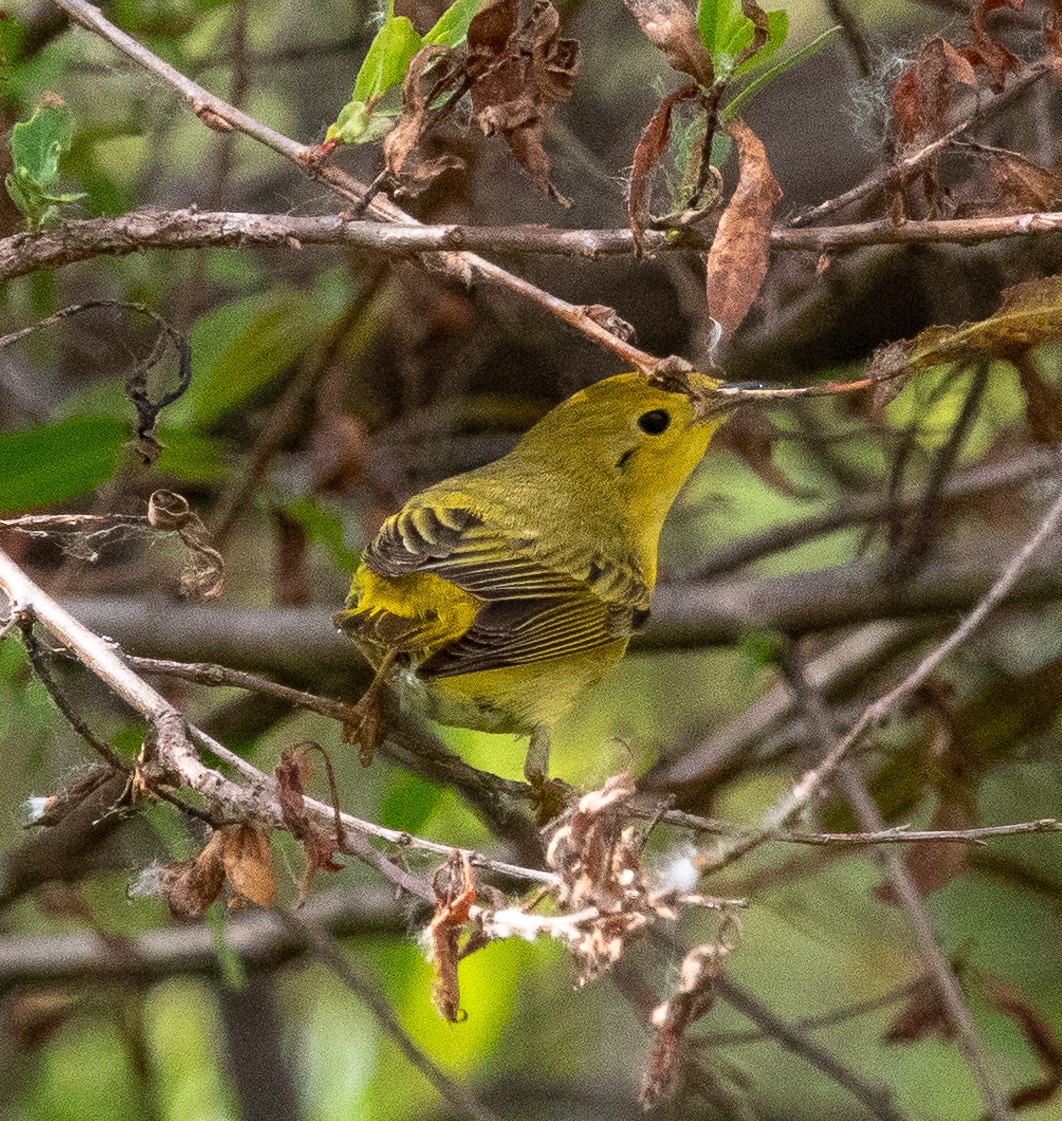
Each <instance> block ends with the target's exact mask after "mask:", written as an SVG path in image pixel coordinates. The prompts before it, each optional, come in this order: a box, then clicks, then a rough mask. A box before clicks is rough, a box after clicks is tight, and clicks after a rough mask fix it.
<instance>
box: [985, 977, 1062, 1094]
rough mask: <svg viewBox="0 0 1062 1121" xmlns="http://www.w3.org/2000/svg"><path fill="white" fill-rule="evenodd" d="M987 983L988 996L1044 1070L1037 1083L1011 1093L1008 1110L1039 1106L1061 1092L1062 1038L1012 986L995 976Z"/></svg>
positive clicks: (988, 979) (989, 978)
mask: <svg viewBox="0 0 1062 1121" xmlns="http://www.w3.org/2000/svg"><path fill="white" fill-rule="evenodd" d="M986 980H987V983H988V993H989V996H991V998H992V1000H993V1002H994V1003H995V1005H996V1007H997V1008H998V1009H999V1010H1000V1012H1002V1013H1003V1015H1004V1016H1006V1017H1008V1018H1009V1019H1010V1020H1011V1021H1012V1022H1013V1023H1014V1025H1015V1027H1017V1029H1018V1031H1020V1032H1021V1034H1022V1035H1023V1036H1024V1037H1025V1041H1026V1042H1027V1043H1028V1044H1029V1046H1030V1047H1031V1048H1032V1050H1033V1051H1034V1052H1035V1053H1036V1057H1037V1059H1039V1061H1040V1066H1041V1067H1042V1068H1043V1071H1044V1077H1043V1078H1042V1079H1041V1080H1040V1081H1039V1082H1036V1083H1034V1084H1033V1085H1031V1086H1025V1087H1023V1088H1022V1089H1020V1090H1015V1091H1014V1093H1013V1094H1011V1096H1010V1104H1011V1108H1012V1109H1015V1110H1018V1109H1026V1108H1027V1107H1029V1106H1031V1105H1042V1104H1043V1103H1044V1102H1047V1101H1050V1100H1051V1099H1052V1098H1053V1097H1054V1096H1055V1095H1056V1094H1057V1093H1058V1092H1059V1090H1062V1039H1059V1037H1058V1033H1057V1032H1056V1031H1055V1029H1054V1028H1053V1027H1052V1026H1051V1025H1050V1024H1049V1023H1048V1022H1047V1021H1046V1020H1045V1019H1044V1017H1043V1016H1042V1015H1041V1014H1040V1013H1039V1012H1037V1010H1036V1009H1035V1008H1033V1006H1032V1005H1031V1004H1030V1003H1029V1001H1028V1000H1027V999H1026V997H1025V996H1024V994H1022V993H1020V992H1019V991H1018V990H1017V989H1016V988H1014V987H1013V985H1008V984H1007V983H1006V982H1005V981H1003V980H1001V979H1000V978H998V977H991V976H989V977H988V978H986Z"/></svg>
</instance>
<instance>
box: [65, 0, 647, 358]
mask: <svg viewBox="0 0 1062 1121" xmlns="http://www.w3.org/2000/svg"><path fill="white" fill-rule="evenodd" d="M55 3H56V4H58V6H59V7H60V8H62V9H63V10H64V11H65V12H67V14H68V15H69V16H70V17H71V19H73V20H75V21H76V22H77V23H80V24H81V25H82V26H83V27H85V28H87V29H88V30H89V31H91V32H92V33H93V34H95V35H98V36H99V37H100V38H102V39H105V40H106V41H107V42H109V43H111V44H112V45H113V46H115V47H117V48H118V49H119V50H121V51H123V52H124V53H125V54H126V55H128V56H129V57H130V58H131V59H133V61H134V62H137V63H138V64H139V65H141V66H143V67H144V68H145V69H146V70H148V71H150V72H151V73H152V74H154V75H155V76H156V77H158V78H161V79H162V80H163V81H164V82H166V83H167V84H169V85H170V86H172V87H173V88H174V89H175V90H177V91H178V92H179V93H180V94H181V95H182V96H183V97H184V98H185V100H186V101H187V102H188V103H189V105H190V106H191V108H192V111H193V112H194V113H195V114H196V116H198V117H199V118H200V120H202V121H203V122H204V123H205V124H207V125H209V126H210V127H212V128H217V129H221V130H222V131H225V130H228V129H236V130H237V131H239V132H242V133H244V134H245V135H247V136H249V137H251V138H252V139H253V140H257V141H258V142H259V143H260V144H263V145H265V146H266V147H267V148H270V149H272V150H273V151H274V152H276V153H277V154H278V155H281V156H283V157H284V158H285V159H288V160H290V161H291V162H292V163H294V164H295V165H296V166H297V167H299V168H300V169H301V170H302V171H303V172H304V173H305V174H307V175H309V176H310V178H312V179H314V180H316V181H317V182H319V183H321V184H323V185H324V186H326V187H327V188H328V189H329V190H331V191H333V192H334V193H335V194H337V195H339V196H340V197H341V198H344V199H346V200H347V201H348V202H351V203H354V204H355V205H356V206H359V207H360V206H361V205H362V203H363V200H364V199H365V197H366V194H367V192H368V187H367V186H366V184H364V183H362V182H360V181H359V180H357V179H355V178H354V177H353V176H351V175H349V174H347V172H345V171H342V170H340V169H339V168H337V167H334V166H332V165H331V164H329V163H327V162H326V161H325V160H324V159H323V158H322V153H321V150H320V149H319V148H314V147H311V146H309V145H306V144H300V143H299V142H298V141H295V140H292V139H291V138H290V137H287V136H284V135H283V134H282V133H279V132H277V131H276V130H275V129H272V128H270V127H269V126H268V125H266V124H263V123H262V122H261V121H257V120H255V118H254V117H251V116H250V115H249V114H247V113H244V112H243V111H242V110H240V109H237V108H236V107H235V106H233V105H230V104H229V103H228V102H226V101H224V100H223V99H222V98H220V97H217V96H215V95H214V94H212V93H210V92H209V90H207V89H205V88H204V87H203V86H201V85H199V83H198V82H193V81H192V80H191V79H190V78H188V77H186V76H185V75H184V74H182V73H181V72H180V71H179V70H177V69H175V68H174V67H173V66H171V65H170V64H169V63H168V62H165V61H164V60H163V59H161V58H159V57H158V55H156V54H153V53H152V52H151V51H149V50H148V49H147V48H146V47H145V46H144V45H143V44H141V43H139V42H137V40H135V39H134V38H133V37H132V36H130V35H127V34H126V33H125V32H124V31H122V30H121V29H120V28H119V27H116V26H115V25H114V24H113V23H111V22H110V20H108V19H107V18H106V17H105V16H104V15H103V14H102V13H101V12H100V11H99V9H98V8H95V7H93V6H92V5H91V4H89V3H87V2H86V0H55ZM367 209H368V213H369V214H370V215H371V216H372V217H373V218H376V219H378V220H380V221H381V222H388V223H402V224H406V225H416V223H415V221H414V220H413V219H412V218H411V217H410V216H409V215H408V214H407V213H406V212H405V211H404V210H402V209H401V208H400V207H398V206H396V205H395V204H394V203H393V202H391V201H390V200H389V199H385V198H380V197H376V198H374V199H373V201H372V202H371V203H370V204H369V206H368V208H367ZM438 263H439V265H441V267H442V268H443V269H444V271H445V272H447V273H448V274H449V275H450V276H451V278H453V279H455V280H458V281H460V282H461V283H464V284H467V283H469V282H470V281H471V280H472V279H474V278H475V277H480V278H482V279H484V280H487V281H489V282H491V283H493V284H499V285H501V286H502V287H505V288H508V289H509V290H510V291H512V292H515V293H517V294H518V295H521V296H523V297H525V298H527V299H529V300H532V301H533V302H534V303H537V304H538V305H539V306H540V307H542V308H544V309H545V310H546V311H548V312H549V313H550V314H551V315H554V316H556V317H557V318H558V319H561V320H563V321H564V322H565V323H567V324H569V326H571V327H574V328H575V329H576V330H578V331H581V332H582V333H583V334H584V335H586V336H587V337H588V338H590V339H592V340H593V341H594V342H596V343H598V344H599V345H600V346H604V347H606V348H608V349H609V350H611V351H612V352H613V353H615V354H617V355H619V356H620V357H621V358H622V359H623V360H624V361H625V362H630V363H632V364H633V365H634V366H636V367H638V368H639V369H642V370H645V371H647V372H651V371H654V370H655V369H656V367H657V366H658V364H659V361H660V360H659V359H658V358H656V357H655V356H653V355H651V354H649V353H647V352H646V351H644V350H640V349H639V348H638V347H636V346H632V345H631V344H630V343H628V342H626V341H625V339H623V338H621V337H620V335H619V334H616V333H613V331H611V330H609V329H608V328H607V327H605V326H603V325H602V321H601V318H600V316H597V315H595V314H593V313H592V312H591V311H590V310H589V309H587V308H586V307H580V306H578V305H576V304H570V303H568V302H567V301H566V300H562V299H560V298H559V297H557V296H554V295H553V294H552V293H550V292H547V291H545V290H544V289H542V288H539V287H538V286H537V285H535V284H532V283H530V281H527V280H524V279H523V278H522V277H519V276H517V275H516V274H514V273H511V272H509V271H508V270H507V269H504V268H502V267H501V266H500V265H496V264H494V263H493V262H491V261H488V260H486V259H485V258H483V257H479V256H477V255H475V254H473V253H469V252H456V253H452V254H449V255H447V256H445V257H443V258H442V259H441V260H440V261H439V262H438Z"/></svg>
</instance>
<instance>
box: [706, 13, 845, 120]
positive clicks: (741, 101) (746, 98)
mask: <svg viewBox="0 0 1062 1121" xmlns="http://www.w3.org/2000/svg"><path fill="white" fill-rule="evenodd" d="M840 30H841V28H840V25H839V24H838V25H835V26H834V27H831V28H829V30H827V31H824V32H823V33H822V34H821V35H819V36H818V37H817V38H815V39H812V40H811V42H810V43H808V45H807V46H806V47H803V48H802V49H801V50H799V51H797V52H796V54H791V55H789V56H788V57H787V58H783V59H782V60H781V61H780V62H776V63H775V64H774V65H773V66H772V67H770V68H769V69H767V70H764V71H763V73H762V74H760V75H759V76H758V77H756V78H754V79H753V80H752V81H751V82H749V84H748V85H747V86H746V87H745V88H744V89H743V90H742V91H741V92H740V93H739V94H738V95H737V96H736V97H734V98H733V100H732V101H730V103H729V104H728V105H727V106H726V108H725V109H724V110H723V112H722V114H721V115H722V118H723V120H724V121H729V120H731V119H732V118H734V117H736V116H737V115H738V114H739V113H740V112H741V111H742V109H744V108H745V106H746V105H748V103H749V102H750V101H751V100H752V99H753V98H754V97H755V96H756V95H757V94H758V93H759V92H760V91H761V90H762V89H763V88H764V87H765V86H768V85H770V83H771V82H773V81H774V80H775V78H777V77H778V76H779V75H781V74H784V73H785V72H786V71H787V70H791V69H792V68H793V67H794V66H796V65H797V63H800V62H803V61H804V60H805V59H809V58H811V56H812V55H816V54H818V53H819V51H821V50H822V48H823V47H825V46H826V44H827V43H828V42H829V41H830V39H832V38H833V36H834V35H835V34H836V33H837V32H838V31H840Z"/></svg>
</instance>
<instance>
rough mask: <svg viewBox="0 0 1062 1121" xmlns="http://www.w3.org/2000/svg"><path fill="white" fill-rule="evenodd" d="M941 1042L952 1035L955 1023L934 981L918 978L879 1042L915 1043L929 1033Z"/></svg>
mask: <svg viewBox="0 0 1062 1121" xmlns="http://www.w3.org/2000/svg"><path fill="white" fill-rule="evenodd" d="M933 1035H935V1036H937V1037H938V1038H940V1039H943V1040H945V1041H950V1040H952V1039H954V1038H955V1025H954V1024H953V1023H952V1022H951V1017H950V1016H948V1013H947V1009H946V1008H945V1007H944V1002H943V1001H942V1000H941V999H940V991H939V990H938V988H937V985H936V982H935V981H933V980H932V978H929V977H922V978H920V979H919V980H918V981H917V982H916V983H915V984H913V985H912V986H911V989H910V995H909V996H908V998H907V1003H906V1004H905V1005H904V1006H903V1008H901V1009H900V1011H899V1012H898V1013H897V1014H896V1016H894V1017H893V1019H892V1020H891V1021H890V1023H889V1026H888V1027H887V1028H886V1029H885V1034H884V1035H883V1036H882V1042H883V1043H917V1042H918V1041H919V1040H921V1039H927V1038H928V1037H929V1036H933Z"/></svg>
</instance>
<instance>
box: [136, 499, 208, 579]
mask: <svg viewBox="0 0 1062 1121" xmlns="http://www.w3.org/2000/svg"><path fill="white" fill-rule="evenodd" d="M148 523H149V524H150V525H151V527H152V528H153V529H157V530H159V531H160V532H162V533H176V534H177V537H178V538H179V539H180V541H181V544H182V545H184V547H185V548H186V549H187V550H188V552H189V553H190V554H191V556H190V557H189V559H188V563H187V564H186V565H185V567H184V569H183V570H182V572H181V583H180V590H181V594H182V595H186V596H194V597H196V598H199V599H214V598H216V597H217V596H219V595H221V589H222V587H223V585H224V583H225V560H224V558H223V557H222V555H221V554H220V553H219V552H218V551H217V549H215V548H214V547H213V546H212V545H211V544H210V534H209V533H208V532H207V528H206V526H205V525H204V524H203V521H202V519H201V518H200V517H199V515H198V514H197V513H196V512H195V511H194V510H193V509H192V508H191V506H189V504H188V499H187V498H185V497H184V496H183V495H180V494H175V493H174V492H173V491H170V490H157V491H155V492H154V494H152V496H151V498H150V499H149V500H148Z"/></svg>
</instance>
